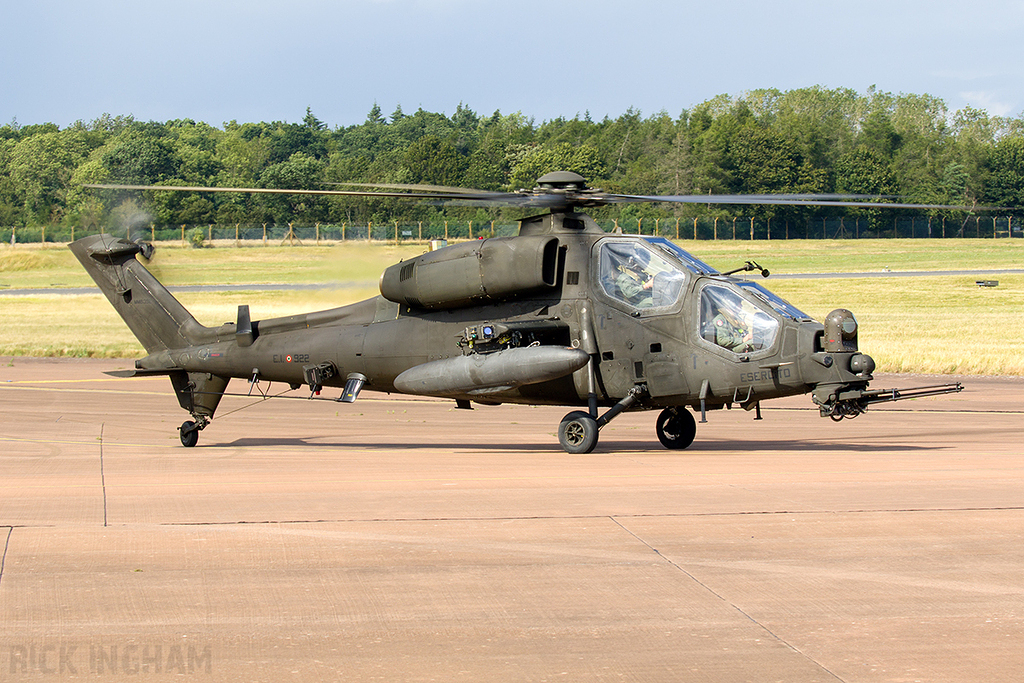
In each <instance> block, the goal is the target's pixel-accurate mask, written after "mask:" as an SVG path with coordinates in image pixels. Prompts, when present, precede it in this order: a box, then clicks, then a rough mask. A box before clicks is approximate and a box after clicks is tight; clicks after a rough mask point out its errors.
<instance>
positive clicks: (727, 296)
mask: <svg viewBox="0 0 1024 683" xmlns="http://www.w3.org/2000/svg"><path fill="white" fill-rule="evenodd" d="M778 332H779V321H778V320H776V319H775V318H773V317H772V316H770V315H768V313H766V312H765V311H763V310H761V309H760V308H759V307H758V306H756V305H754V303H753V302H750V301H747V300H746V299H744V298H743V297H742V296H740V294H739V292H737V291H736V290H735V289H733V288H732V287H728V286H725V285H715V284H709V285H707V286H705V287H704V288H703V289H702V290H701V292H700V334H701V337H703V338H704V339H705V340H706V341H709V342H711V343H712V344H717V345H718V346H721V347H722V348H724V349H728V350H729V351H732V352H734V353H753V352H756V351H760V350H762V349H767V348H769V347H770V346H771V345H772V344H774V343H775V337H776V336H777V335H778Z"/></svg>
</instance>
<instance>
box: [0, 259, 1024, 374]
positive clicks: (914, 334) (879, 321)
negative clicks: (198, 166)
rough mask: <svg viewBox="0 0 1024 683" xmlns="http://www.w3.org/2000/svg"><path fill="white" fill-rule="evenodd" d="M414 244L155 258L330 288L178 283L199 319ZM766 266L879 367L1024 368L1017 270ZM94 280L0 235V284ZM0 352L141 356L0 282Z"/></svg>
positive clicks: (802, 263) (363, 286)
mask: <svg viewBox="0 0 1024 683" xmlns="http://www.w3.org/2000/svg"><path fill="white" fill-rule="evenodd" d="M684 247H685V248H688V249H691V250H692V251H693V252H694V253H696V254H697V255H698V256H700V257H701V258H703V259H705V260H707V261H708V262H710V263H712V264H713V265H715V266H717V267H720V268H723V269H724V268H729V267H734V266H735V265H739V264H741V263H742V262H743V261H744V260H746V259H749V258H755V259H757V260H758V261H759V262H761V263H762V264H763V265H766V266H768V267H769V268H771V269H772V270H773V271H775V272H776V273H786V272H789V273H794V272H815V271H818V272H821V271H828V272H832V271H836V272H839V271H847V272H849V271H869V270H882V269H883V268H885V267H887V266H888V267H889V268H890V269H892V270H958V269H964V268H979V269H986V268H1007V267H1011V268H1020V267H1022V264H1024V240H999V241H996V240H942V241H940V240H861V241H852V240H851V241H839V242H834V241H789V242H770V243H768V242H735V243H733V242H717V243H710V242H698V243H685V244H684ZM423 249H424V247H423V246H422V245H403V246H401V247H394V246H389V245H381V244H374V245H368V244H366V243H351V244H345V245H341V246H333V247H304V248H288V247H284V248H280V247H277V248H267V249H263V248H243V249H203V250H192V249H181V248H164V249H162V250H161V251H160V252H158V256H157V259H156V260H155V261H154V263H153V265H152V268H153V270H154V271H155V272H156V274H158V276H159V277H160V278H161V279H162V280H163V281H164V282H166V283H168V284H172V285H174V284H203V283H210V284H225V283H227V284H231V283H246V282H261V283H263V282H285V283H287V282H296V283H309V282H335V283H342V284H343V285H345V286H344V287H343V288H341V289H331V290H324V291H287V292H230V293H224V292H218V293H189V294H182V295H180V296H179V299H180V300H181V301H182V303H183V304H184V305H185V306H186V308H188V309H189V310H190V311H192V312H193V314H194V315H195V316H196V318H197V319H198V320H199V321H200V322H202V323H204V324H206V325H219V324H220V323H222V322H225V321H228V320H233V319H234V317H235V313H236V310H237V307H238V305H239V304H242V303H247V304H249V305H250V307H251V310H252V315H253V317H254V318H255V319H265V318H272V317H278V316H285V315H292V314H295V313H301V312H308V311H313V310H320V309H324V308H331V307H334V306H341V305H344V304H346V303H351V302H353V301H358V300H360V299H364V298H367V297H370V296H373V295H374V294H376V284H377V278H378V276H379V274H380V272H381V271H382V270H383V268H384V267H386V266H387V265H389V264H391V263H394V262H396V261H398V260H399V259H402V258H409V257H410V256H413V255H415V254H418V253H421V252H422V251H423ZM975 279H976V278H973V277H952V276H947V277H914V278H897V277H892V278H854V279H845V278H834V279H817V280H802V279H800V280H797V279H791V280H787V279H781V280H780V279H775V278H772V279H770V280H768V281H767V282H766V283H765V284H766V285H767V286H768V287H769V288H770V289H772V290H773V291H775V292H777V293H778V294H779V295H781V296H783V297H784V298H786V299H789V300H790V301H792V302H793V303H794V304H795V305H796V306H798V307H799V308H801V309H803V310H804V311H806V312H807V313H808V314H810V315H812V316H813V317H814V318H815V319H817V320H821V319H823V318H824V316H825V315H826V314H827V313H828V312H829V311H830V310H832V309H834V308H838V307H843V308H849V309H850V310H852V311H853V312H854V313H855V314H856V316H857V319H858V320H859V321H860V323H861V338H860V342H861V348H862V349H863V350H864V351H865V352H866V353H869V354H871V355H872V356H873V357H874V358H875V360H876V362H877V363H878V369H879V370H880V371H886V372H916V373H939V374H983V375H1024V324H1022V322H1021V320H1022V319H1024V276H1021V275H1002V276H998V277H996V276H992V279H998V280H999V282H1000V284H999V287H996V288H980V287H977V286H976V285H975ZM53 284H59V285H64V286H84V285H87V284H91V282H90V281H89V280H88V277H87V276H86V275H85V273H84V271H83V270H82V269H81V267H80V266H79V264H78V263H77V262H76V261H75V260H74V258H73V257H72V256H71V254H70V252H68V250H67V249H64V248H55V247H48V248H35V249H33V248H22V247H19V248H17V249H10V248H6V247H0V286H3V285H6V286H7V287H46V286H50V285H53ZM0 355H7V356H12V355H31V356H79V357H96V356H100V357H139V356H141V355H143V350H142V347H141V346H140V345H139V344H138V342H137V341H135V339H134V337H133V336H132V335H131V333H130V332H129V331H128V328H127V327H126V326H125V325H124V323H123V322H122V321H121V320H120V318H118V316H117V314H116V313H115V312H114V310H113V309H112V308H111V307H110V305H109V304H108V303H107V301H106V299H104V298H103V297H102V296H101V295H99V294H95V295H78V296H61V295H56V294H54V295H49V294H46V295H39V296H32V297H10V296H0Z"/></svg>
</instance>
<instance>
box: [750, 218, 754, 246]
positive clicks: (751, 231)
mask: <svg viewBox="0 0 1024 683" xmlns="http://www.w3.org/2000/svg"><path fill="white" fill-rule="evenodd" d="M750 241H751V242H753V241H754V217H753V216H751V217H750Z"/></svg>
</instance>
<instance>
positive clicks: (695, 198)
mask: <svg viewBox="0 0 1024 683" xmlns="http://www.w3.org/2000/svg"><path fill="white" fill-rule="evenodd" d="M614 196H615V197H619V198H621V199H620V200H619V201H625V202H669V203H674V204H742V205H768V206H772V205H774V206H832V207H850V208H867V209H942V210H946V211H980V210H989V209H991V208H992V207H987V206H973V207H972V206H953V205H948V204H915V203H905V202H880V201H845V198H846V197H851V198H857V197H858V195H813V194H809V195H799V194H790V195H772V194H748V195H742V194H737V195H728V194H710V195H614ZM861 196H862V195H861ZM612 201H613V202H614V201H615V200H612Z"/></svg>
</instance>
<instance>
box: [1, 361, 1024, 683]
mask: <svg viewBox="0 0 1024 683" xmlns="http://www.w3.org/2000/svg"><path fill="white" fill-rule="evenodd" d="M129 365H130V363H129V362H127V361H116V360H115V361H109V360H106V361H103V360H89V361H83V360H47V359H21V358H15V359H10V358H3V359H0V415H2V418H0V547H2V548H3V556H2V560H0V680H3V681H18V680H25V681H34V680H58V679H66V680H81V679H89V680H143V681H144V680H166V679H170V678H172V677H173V678H174V679H175V680H203V681H207V680H210V681H291V680H294V681H372V680H384V681H435V680H436V681H622V680H634V681H849V682H852V681H958V682H959V681H1020V680H1022V679H1024V459H1022V457H1021V454H1022V450H1024V448H1022V446H1021V443H1022V439H1021V432H1022V431H1024V378H1002V379H999V378H934V377H892V376H889V377H878V378H876V381H875V382H874V383H873V386H877V387H878V388H887V387H892V386H896V387H900V388H905V387H910V386H917V385H925V384H934V383H936V382H937V381H941V382H946V381H956V380H957V379H960V380H962V381H963V382H964V384H965V385H966V387H967V388H966V390H965V391H963V392H962V393H960V394H954V395H947V396H939V397H931V398H925V399H917V400H913V401H906V402H902V403H898V404H893V405H890V406H878V407H875V408H872V410H871V411H870V412H869V413H868V414H867V415H865V416H862V417H859V418H857V419H856V420H846V421H844V422H842V423H838V424H836V423H833V422H832V421H831V420H828V419H822V418H820V417H819V416H818V414H817V410H816V409H815V408H814V407H813V406H812V404H811V402H810V398H809V397H799V398H794V399H786V400H783V401H777V402H775V403H766V404H765V407H764V420H763V421H761V422H755V421H754V420H753V415H752V414H751V413H747V412H744V411H742V410H732V411H717V412H713V413H709V415H708V419H709V422H708V424H704V425H699V431H698V435H697V440H696V442H695V443H694V445H693V446H691V447H690V448H689V449H687V450H684V451H675V452H673V451H667V450H665V449H663V448H662V447H661V445H660V444H659V443H658V441H657V438H656V437H655V435H654V417H655V415H656V414H655V413H629V414H626V415H623V416H621V417H620V418H618V419H616V420H615V421H613V422H612V423H610V424H609V425H608V426H607V427H606V428H605V429H603V430H602V432H601V441H600V443H599V445H598V448H597V450H596V451H595V452H594V453H592V454H590V455H583V456H579V455H577V456H572V455H567V454H565V453H563V452H562V451H561V450H560V449H559V448H558V444H557V439H556V437H555V430H556V427H557V424H558V421H559V420H560V419H561V417H562V415H563V414H564V413H565V412H567V409H563V408H530V407H523V406H499V407H478V408H477V409H476V410H474V411H472V412H469V411H461V410H453V407H454V404H453V402H451V401H437V400H430V399H418V398H417V399H410V398H406V397H398V396H395V397H386V396H379V395H376V394H370V393H366V392H364V393H363V395H362V396H361V397H360V399H359V401H358V402H357V403H355V404H353V405H346V404H337V403H333V402H327V401H306V400H277V401H268V402H264V401H262V400H258V399H247V398H234V397H229V398H226V399H225V400H224V402H223V403H222V404H221V408H220V410H219V412H218V417H217V419H215V420H214V422H213V424H211V425H210V427H208V428H207V429H206V430H205V431H204V432H203V433H202V434H201V436H200V442H199V446H198V447H196V448H194V449H185V448H183V447H181V445H180V444H179V441H178V435H177V426H178V425H179V424H180V423H181V422H182V421H183V420H184V419H185V418H187V414H186V413H185V412H184V411H182V410H181V409H180V408H178V406H177V401H176V400H175V398H174V396H173V395H172V393H171V390H170V385H169V382H168V381H167V379H166V378H145V379H113V378H109V377H106V376H105V375H103V374H101V373H102V371H104V370H113V369H120V368H125V367H128V366H129ZM276 388H277V387H275V388H274V389H275V390H276ZM229 390H235V391H238V390H241V391H245V390H246V385H245V382H236V383H233V384H232V386H231V387H230V388H229ZM296 393H298V394H299V395H302V394H301V392H296Z"/></svg>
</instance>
